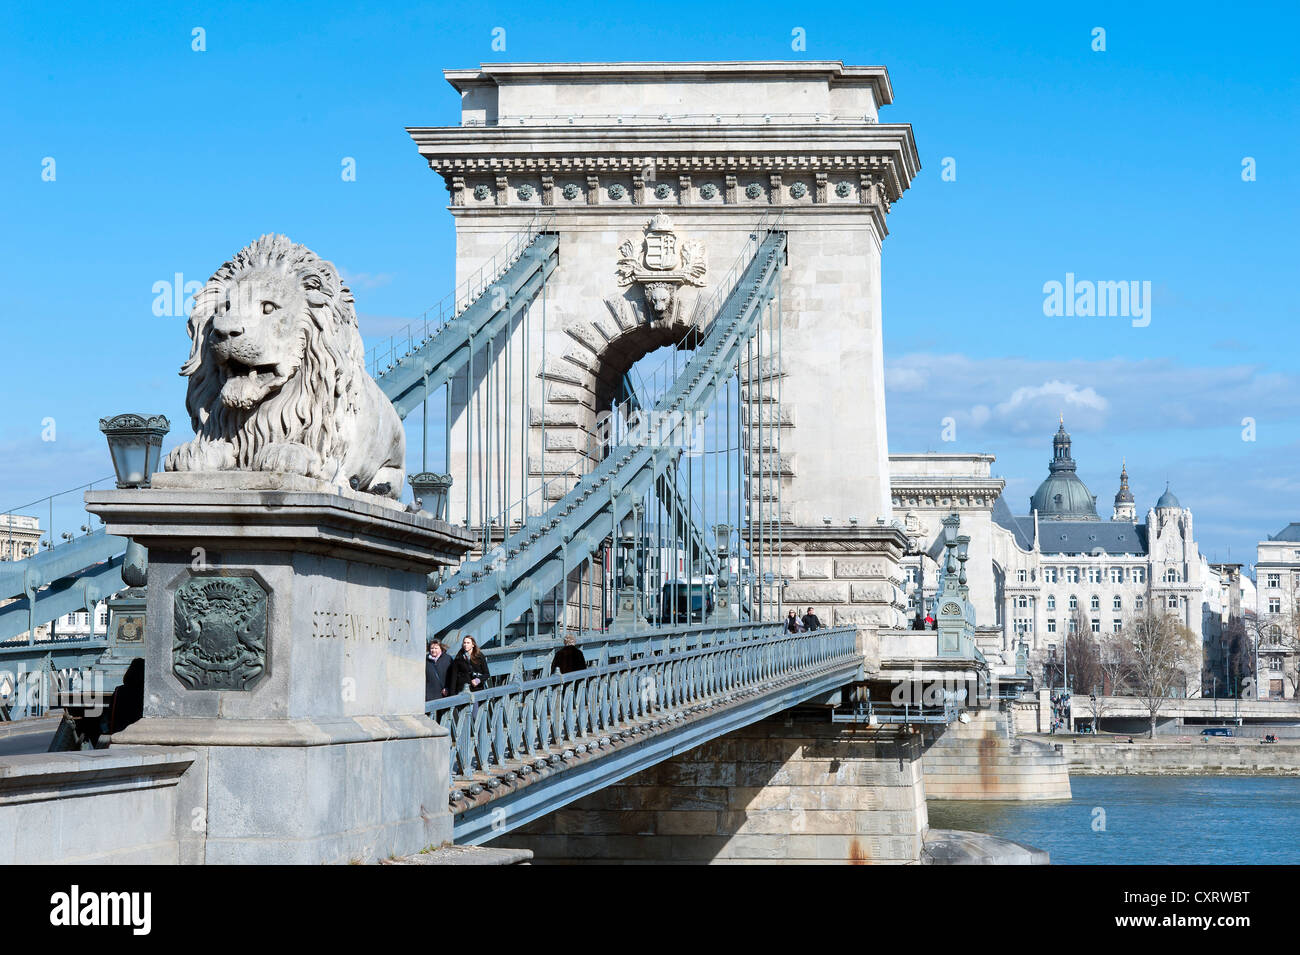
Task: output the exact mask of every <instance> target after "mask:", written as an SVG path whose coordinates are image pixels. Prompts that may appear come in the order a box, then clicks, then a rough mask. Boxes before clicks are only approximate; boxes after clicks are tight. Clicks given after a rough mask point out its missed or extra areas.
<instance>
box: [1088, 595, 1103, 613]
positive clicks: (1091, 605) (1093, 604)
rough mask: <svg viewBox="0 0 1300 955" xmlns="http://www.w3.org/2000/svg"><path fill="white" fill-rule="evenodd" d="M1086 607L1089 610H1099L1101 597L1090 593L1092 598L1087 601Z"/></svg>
mask: <svg viewBox="0 0 1300 955" xmlns="http://www.w3.org/2000/svg"><path fill="white" fill-rule="evenodd" d="M1088 609H1089V610H1100V609H1101V598H1100V597H1098V596H1097V595H1096V594H1093V595H1092V600H1090V601H1089V602H1088Z"/></svg>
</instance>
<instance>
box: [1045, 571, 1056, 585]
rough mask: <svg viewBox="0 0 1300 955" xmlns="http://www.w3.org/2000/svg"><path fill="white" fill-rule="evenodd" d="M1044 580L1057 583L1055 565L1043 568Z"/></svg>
mask: <svg viewBox="0 0 1300 955" xmlns="http://www.w3.org/2000/svg"><path fill="white" fill-rule="evenodd" d="M1043 580H1045V581H1047V582H1048V583H1049V584H1054V583H1056V568H1055V567H1045V568H1043Z"/></svg>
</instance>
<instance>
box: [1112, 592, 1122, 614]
mask: <svg viewBox="0 0 1300 955" xmlns="http://www.w3.org/2000/svg"><path fill="white" fill-rule="evenodd" d="M1111 604H1112V606H1111V609H1112V610H1121V609H1123V607H1124V598H1123V597H1120V596H1119V595H1118V594H1116V595H1115V599H1114V600H1112V601H1111Z"/></svg>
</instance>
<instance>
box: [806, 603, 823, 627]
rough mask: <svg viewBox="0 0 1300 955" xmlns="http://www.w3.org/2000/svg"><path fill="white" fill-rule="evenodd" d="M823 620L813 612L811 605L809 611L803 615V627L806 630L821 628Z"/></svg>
mask: <svg viewBox="0 0 1300 955" xmlns="http://www.w3.org/2000/svg"><path fill="white" fill-rule="evenodd" d="M821 626H822V622H821V621H820V620H818V619H817V614H815V613H813V608H812V607H809V608H808V612H807V613H806V614H804V615H803V628H804V629H805V630H820V629H821Z"/></svg>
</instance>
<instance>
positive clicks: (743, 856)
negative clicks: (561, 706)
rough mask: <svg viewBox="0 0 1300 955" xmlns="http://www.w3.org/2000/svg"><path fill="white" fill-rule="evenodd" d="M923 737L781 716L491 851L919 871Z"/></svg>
mask: <svg viewBox="0 0 1300 955" xmlns="http://www.w3.org/2000/svg"><path fill="white" fill-rule="evenodd" d="M921 756H922V747H921V737H920V735H919V734H916V733H912V732H908V731H905V730H901V729H887V728H869V727H862V726H848V725H845V724H835V723H832V722H830V721H829V720H828V719H827V718H826V716H825V711H817V710H813V711H795V712H793V713H786V714H778V715H776V716H773V717H771V718H769V719H767V720H764V721H762V722H758V723H754V724H752V725H750V726H747V727H744V728H742V729H739V730H736V731H735V732H732V733H730V734H728V735H727V736H725V737H722V738H719V739H716V740H714V741H712V742H710V743H706V744H704V745H702V746H699V747H697V748H695V749H692V750H690V751H688V752H685V753H683V754H681V755H680V756H676V757H674V758H673V759H671V760H667V761H665V762H663V763H660V764H658V765H657V766H654V767H651V768H649V769H647V770H645V771H643V772H641V773H638V774H637V775H636V776H633V777H631V778H629V779H627V780H625V781H624V782H621V783H618V784H616V785H613V786H609V787H607V788H605V789H603V790H601V791H599V792H597V793H593V794H592V795H590V796H587V797H585V798H584V799H581V800H579V801H578V802H576V803H573V804H571V805H570V806H568V807H565V808H564V809H560V810H557V811H556V812H553V813H551V814H550V815H548V816H546V817H544V818H542V819H539V820H537V821H536V822H534V823H531V824H529V825H527V826H525V827H523V828H521V829H519V830H517V831H516V832H513V833H510V834H509V835H507V836H505V837H503V838H501V839H500V840H497V841H496V842H494V843H493V844H494V845H502V846H510V847H517V848H525V849H530V850H532V851H533V853H534V859H535V861H537V862H539V863H545V862H570V863H571V862H588V861H590V862H603V863H609V862H689V863H701V862H716V863H731V864H737V863H742V864H743V863H772V862H782V863H847V864H870V863H916V862H919V861H920V859H921V850H922V843H923V837H924V833H925V831H926V829H927V828H928V822H927V815H926V805H925V785H924V777H923V773H922V762H921Z"/></svg>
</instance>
